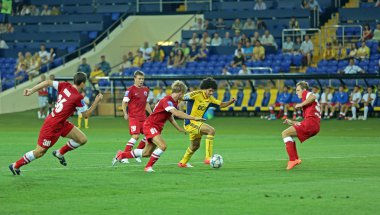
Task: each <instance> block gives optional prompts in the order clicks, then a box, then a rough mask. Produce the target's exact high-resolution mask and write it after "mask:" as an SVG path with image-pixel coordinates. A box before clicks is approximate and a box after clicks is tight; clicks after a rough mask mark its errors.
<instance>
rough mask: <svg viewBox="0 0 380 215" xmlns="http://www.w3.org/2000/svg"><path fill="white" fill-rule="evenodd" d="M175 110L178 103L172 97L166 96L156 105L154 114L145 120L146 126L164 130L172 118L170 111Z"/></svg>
mask: <svg viewBox="0 0 380 215" xmlns="http://www.w3.org/2000/svg"><path fill="white" fill-rule="evenodd" d="M174 108H175V109H177V108H178V103H177V102H176V101H174V99H173V98H172V97H171V95H168V96H165V97H164V98H163V99H161V100H160V101H159V102H158V103H157V104H156V107H154V109H153V113H152V114H151V115H149V117H148V118H147V119H146V120H145V125H149V126H154V127H156V128H157V129H159V130H162V129H163V128H164V125H165V122H166V120H168V119H169V118H170V117H171V116H172V113H171V112H170V110H172V109H174Z"/></svg>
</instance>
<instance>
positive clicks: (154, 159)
mask: <svg viewBox="0 0 380 215" xmlns="http://www.w3.org/2000/svg"><path fill="white" fill-rule="evenodd" d="M159 158H160V156H158V157H156V156H154V154H152V155H151V156H150V159H149V161H148V163H147V164H146V166H145V167H152V166H153V165H154V163H156V161H157V160H158V159H159Z"/></svg>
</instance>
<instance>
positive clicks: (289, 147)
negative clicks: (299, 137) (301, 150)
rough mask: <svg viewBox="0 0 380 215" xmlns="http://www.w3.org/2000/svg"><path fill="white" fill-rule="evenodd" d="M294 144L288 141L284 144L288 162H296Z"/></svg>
mask: <svg viewBox="0 0 380 215" xmlns="http://www.w3.org/2000/svg"><path fill="white" fill-rule="evenodd" d="M295 144H296V143H295V142H292V141H288V142H286V151H287V152H288V155H289V160H290V161H295V160H296V152H295V150H294V149H295Z"/></svg>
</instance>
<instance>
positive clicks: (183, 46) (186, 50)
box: [181, 42, 190, 61]
mask: <svg viewBox="0 0 380 215" xmlns="http://www.w3.org/2000/svg"><path fill="white" fill-rule="evenodd" d="M181 51H182V53H183V56H185V58H186V61H187V59H188V58H189V53H190V49H189V47H187V45H186V43H185V42H182V43H181Z"/></svg>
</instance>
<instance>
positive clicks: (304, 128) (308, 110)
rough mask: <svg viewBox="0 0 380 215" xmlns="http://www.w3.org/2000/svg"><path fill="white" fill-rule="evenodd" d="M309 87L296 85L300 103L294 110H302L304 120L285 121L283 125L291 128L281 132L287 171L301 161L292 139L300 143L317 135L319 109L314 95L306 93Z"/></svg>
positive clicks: (319, 118)
mask: <svg viewBox="0 0 380 215" xmlns="http://www.w3.org/2000/svg"><path fill="white" fill-rule="evenodd" d="M308 89H309V85H308V83H307V82H305V81H301V82H298V83H297V88H296V94H297V96H298V98H300V99H302V102H301V103H299V104H296V106H295V108H302V110H303V113H304V120H303V121H302V122H297V121H292V120H289V119H286V120H285V121H284V124H288V125H290V126H291V127H289V128H287V129H285V130H284V131H283V132H282V138H283V140H284V143H285V146H286V151H287V152H288V155H289V161H288V166H287V167H286V169H287V170H291V169H293V168H294V167H295V166H297V165H298V164H301V162H302V161H301V159H299V158H298V154H297V148H296V143H295V141H294V139H293V137H298V139H299V140H300V141H301V143H302V142H304V141H305V140H307V139H309V138H310V137H312V136H314V135H316V134H318V132H319V129H320V122H321V108H320V106H319V103H318V100H317V99H316V97H315V95H314V94H313V93H311V92H309V91H308Z"/></svg>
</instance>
